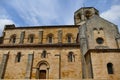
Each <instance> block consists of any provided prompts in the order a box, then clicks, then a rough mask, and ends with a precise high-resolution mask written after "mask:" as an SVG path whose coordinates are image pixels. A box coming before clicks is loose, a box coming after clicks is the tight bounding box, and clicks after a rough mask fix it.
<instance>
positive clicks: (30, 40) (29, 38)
mask: <svg viewBox="0 0 120 80" xmlns="http://www.w3.org/2000/svg"><path fill="white" fill-rule="evenodd" d="M28 41H29V43H33V42H34V35H33V34H30V35H29V37H28Z"/></svg>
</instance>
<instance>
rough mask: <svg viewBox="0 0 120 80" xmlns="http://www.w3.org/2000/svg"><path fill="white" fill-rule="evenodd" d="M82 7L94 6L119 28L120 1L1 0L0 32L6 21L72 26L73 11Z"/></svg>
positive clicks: (19, 25) (20, 24) (19, 24)
mask: <svg viewBox="0 0 120 80" xmlns="http://www.w3.org/2000/svg"><path fill="white" fill-rule="evenodd" d="M81 7H95V8H96V9H97V10H99V13H100V16H101V17H103V18H104V19H106V20H109V21H110V22H112V23H114V24H116V25H118V27H119V30H120V0H0V35H1V34H2V31H3V29H4V26H5V25H7V24H15V26H18V27H24V26H42V25H73V24H74V12H75V11H76V10H78V9H79V8H81Z"/></svg>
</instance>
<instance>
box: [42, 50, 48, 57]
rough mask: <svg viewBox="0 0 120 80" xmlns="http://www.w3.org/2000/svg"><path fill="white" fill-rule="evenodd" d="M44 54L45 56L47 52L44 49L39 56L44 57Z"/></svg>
mask: <svg viewBox="0 0 120 80" xmlns="http://www.w3.org/2000/svg"><path fill="white" fill-rule="evenodd" d="M46 56H47V52H46V50H44V51H43V52H42V54H41V58H46Z"/></svg>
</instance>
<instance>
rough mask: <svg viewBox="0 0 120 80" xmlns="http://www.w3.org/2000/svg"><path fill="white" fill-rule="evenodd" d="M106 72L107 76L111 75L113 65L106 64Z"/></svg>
mask: <svg viewBox="0 0 120 80" xmlns="http://www.w3.org/2000/svg"><path fill="white" fill-rule="evenodd" d="M107 70H108V74H113V64H112V63H108V64H107Z"/></svg>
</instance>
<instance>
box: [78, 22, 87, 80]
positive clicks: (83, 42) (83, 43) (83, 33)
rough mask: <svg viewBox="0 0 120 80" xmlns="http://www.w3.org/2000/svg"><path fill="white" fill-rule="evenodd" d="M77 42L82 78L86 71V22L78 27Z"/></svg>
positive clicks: (85, 76) (84, 76)
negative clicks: (78, 44)
mask: <svg viewBox="0 0 120 80" xmlns="http://www.w3.org/2000/svg"><path fill="white" fill-rule="evenodd" d="M79 42H80V50H81V61H82V78H83V79H85V78H87V71H86V61H85V57H84V55H85V53H86V52H87V49H88V46H87V44H88V42H87V37H86V24H84V25H83V26H80V27H79Z"/></svg>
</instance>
